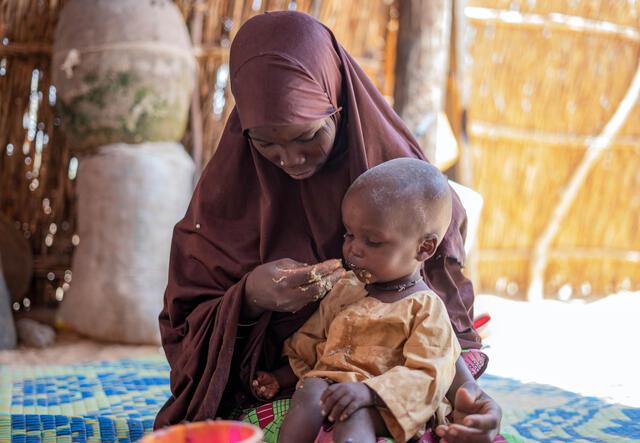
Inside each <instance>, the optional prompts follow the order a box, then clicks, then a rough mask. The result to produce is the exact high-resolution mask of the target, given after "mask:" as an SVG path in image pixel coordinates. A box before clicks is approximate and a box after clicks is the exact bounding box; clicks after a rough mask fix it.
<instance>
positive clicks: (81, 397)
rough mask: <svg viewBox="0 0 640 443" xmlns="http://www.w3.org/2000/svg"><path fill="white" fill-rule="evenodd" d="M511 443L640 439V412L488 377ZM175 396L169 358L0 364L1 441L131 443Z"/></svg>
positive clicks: (484, 380) (483, 380)
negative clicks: (31, 364) (170, 382)
mask: <svg viewBox="0 0 640 443" xmlns="http://www.w3.org/2000/svg"><path fill="white" fill-rule="evenodd" d="M480 384H481V385H482V387H483V388H484V389H485V390H486V391H487V392H488V393H489V394H490V395H491V396H493V397H494V398H495V399H496V400H497V401H498V403H500V405H501V406H502V409H503V413H504V416H503V420H502V430H501V433H502V435H503V436H504V437H505V438H506V439H507V440H509V441H511V442H523V441H525V442H528V441H540V442H561V441H571V442H575V441H583V442H601V441H604V442H618V441H619V442H633V441H638V442H640V409H635V408H630V407H625V406H622V405H618V404H610V403H606V402H604V401H603V400H601V399H598V398H593V397H583V396H580V395H578V394H574V393H571V392H567V391H563V390H561V389H558V388H555V387H552V386H546V385H538V384H531V383H526V384H525V383H520V382H518V381H515V380H511V379H508V378H502V377H496V376H492V375H484V376H483V377H482V378H481V379H480ZM168 396H169V367H168V365H167V363H166V361H165V360H164V359H163V358H159V357H158V358H147V359H136V360H116V361H111V362H100V363H90V364H81V365H68V366H39V367H27V366H0V442H25V443H27V442H29V443H31V442H33V443H35V442H45V443H46V442H52V443H53V442H100V441H106V442H122V443H124V442H133V441H137V440H139V439H140V438H141V437H142V436H143V435H144V434H146V433H148V432H150V431H151V429H152V426H153V420H154V417H155V415H156V413H157V411H158V410H159V409H160V407H161V406H162V405H163V404H164V402H165V401H166V399H167V398H168Z"/></svg>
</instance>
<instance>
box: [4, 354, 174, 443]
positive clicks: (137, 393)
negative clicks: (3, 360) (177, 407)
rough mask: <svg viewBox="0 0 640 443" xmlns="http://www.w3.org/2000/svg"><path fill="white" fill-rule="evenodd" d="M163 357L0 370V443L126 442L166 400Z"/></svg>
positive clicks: (143, 431) (166, 372) (147, 427)
mask: <svg viewBox="0 0 640 443" xmlns="http://www.w3.org/2000/svg"><path fill="white" fill-rule="evenodd" d="M169 395H170V392H169V366H168V364H167V362H166V360H164V358H162V357H156V358H148V359H140V360H116V361H110V362H100V363H90V364H80V365H68V366H34V367H27V366H0V442H25V443H27V442H100V441H108V442H115V441H118V442H121V443H125V442H130V441H137V440H139V439H140V438H141V437H142V436H143V435H144V434H146V433H148V432H150V431H151V430H152V428H153V420H154V418H155V416H156V414H157V412H158V410H159V409H160V407H161V406H162V405H163V404H164V402H165V401H166V400H167V398H168V397H169Z"/></svg>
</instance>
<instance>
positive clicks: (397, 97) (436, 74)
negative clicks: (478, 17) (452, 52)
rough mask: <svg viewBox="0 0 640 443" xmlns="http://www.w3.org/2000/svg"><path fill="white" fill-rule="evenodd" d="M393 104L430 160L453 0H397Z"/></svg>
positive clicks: (446, 66) (443, 84) (442, 93)
mask: <svg viewBox="0 0 640 443" xmlns="http://www.w3.org/2000/svg"><path fill="white" fill-rule="evenodd" d="M398 6H399V13H400V15H399V25H400V27H399V30H398V46H397V54H396V81H395V91H394V106H395V109H396V112H397V113H398V115H400V117H401V118H402V119H403V120H404V122H405V124H406V125H407V126H408V128H409V130H411V131H412V132H413V133H414V134H416V136H417V138H418V142H419V143H420V145H421V146H422V150H423V152H424V153H425V155H426V156H427V158H428V159H429V160H430V161H433V159H434V154H435V142H436V131H435V129H436V120H437V118H436V117H437V113H438V111H442V110H443V109H444V104H445V91H446V81H447V74H448V71H449V46H450V40H451V12H452V0H429V1H424V0H400V1H399V3H398Z"/></svg>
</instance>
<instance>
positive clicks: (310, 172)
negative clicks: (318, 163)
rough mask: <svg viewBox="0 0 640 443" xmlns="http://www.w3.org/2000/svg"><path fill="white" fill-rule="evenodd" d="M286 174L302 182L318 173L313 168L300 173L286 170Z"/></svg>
mask: <svg viewBox="0 0 640 443" xmlns="http://www.w3.org/2000/svg"><path fill="white" fill-rule="evenodd" d="M284 172H286V173H287V174H289V176H291V177H292V178H295V179H297V180H302V179H304V178H309V177H311V176H312V175H313V173H314V172H316V170H315V169H313V168H311V169H307V170H305V171H300V172H294V171H287V170H285V171H284Z"/></svg>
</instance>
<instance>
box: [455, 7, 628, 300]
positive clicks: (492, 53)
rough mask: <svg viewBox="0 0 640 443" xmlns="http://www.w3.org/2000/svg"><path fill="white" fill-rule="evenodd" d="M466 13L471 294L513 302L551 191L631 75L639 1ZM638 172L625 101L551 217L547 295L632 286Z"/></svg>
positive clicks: (587, 294) (548, 211) (553, 197)
mask: <svg viewBox="0 0 640 443" xmlns="http://www.w3.org/2000/svg"><path fill="white" fill-rule="evenodd" d="M508 11H509V13H508V14H505V12H508ZM465 15H466V17H467V20H468V21H469V22H470V29H469V30H470V38H471V46H470V56H471V60H472V67H471V72H472V93H471V103H470V109H469V120H470V124H469V133H470V138H471V144H472V151H471V152H472V164H473V186H474V187H475V188H476V189H477V190H478V191H479V192H480V193H481V194H482V195H483V196H484V198H485V207H484V209H483V218H482V220H481V223H480V228H479V233H478V235H479V237H478V241H479V252H478V261H479V262H478V269H479V275H480V286H481V288H480V289H481V290H483V291H491V292H494V291H497V292H498V293H503V294H508V295H510V296H513V297H516V298H524V296H525V292H526V290H527V287H528V285H529V284H530V282H531V275H532V270H531V269H530V266H531V260H532V257H533V256H534V248H535V246H536V245H537V244H539V242H540V241H541V235H542V233H543V231H544V230H545V229H546V228H547V226H548V225H549V223H550V222H551V217H552V213H553V211H554V208H555V207H556V205H557V204H558V201H559V198H560V195H561V193H562V192H563V191H564V189H565V187H566V186H567V184H568V183H569V180H570V179H571V177H572V176H573V174H574V173H575V171H576V168H577V166H578V165H579V164H580V162H581V161H582V160H583V157H584V155H585V152H586V147H587V145H588V144H589V143H590V142H592V141H593V137H595V136H597V135H598V134H599V133H600V132H601V131H602V130H603V128H604V127H605V125H606V124H607V122H608V121H609V119H610V118H611V117H612V115H613V114H614V112H615V110H616V108H617V107H618V105H619V103H620V101H621V100H622V98H623V97H624V95H625V93H626V92H627V90H628V88H629V86H630V84H631V81H632V78H633V77H634V74H635V73H636V69H637V67H638V61H639V54H640V5H638V4H634V3H633V2H620V1H614V0H611V1H595V0H593V1H583V2H576V1H564V0H557V1H551V0H547V1H540V0H538V1H535V2H531V1H478V0H473V1H470V2H469V5H468V7H467V8H466V10H465ZM576 17H577V18H586V19H587V20H579V19H576ZM639 170H640V106H638V104H637V102H636V104H635V106H634V107H633V108H632V109H631V112H630V113H629V115H628V116H627V117H626V121H625V123H624V124H623V125H622V127H621V129H620V131H619V132H618V134H617V136H616V137H614V139H613V142H612V144H611V146H610V147H609V148H608V149H607V150H606V151H604V154H603V156H602V157H601V158H599V159H598V160H597V161H596V162H595V163H594V166H593V168H592V169H591V170H590V172H589V173H588V174H587V176H586V179H585V180H584V182H583V183H582V185H581V186H580V190H579V191H578V193H577V196H576V198H575V199H574V200H573V202H572V204H571V205H570V206H569V209H568V212H567V214H566V216H565V217H563V218H561V220H560V225H559V226H560V227H559V229H558V232H557V234H555V235H554V236H553V240H552V242H551V245H550V247H549V249H548V253H547V254H546V257H547V262H546V266H545V267H544V273H543V277H544V281H545V286H544V292H545V294H546V296H548V297H556V296H557V295H558V291H560V298H561V299H567V298H568V297H571V298H591V297H596V296H598V295H602V294H607V293H611V292H613V291H617V290H621V289H633V290H638V289H640V229H639V227H640V172H639Z"/></svg>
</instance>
